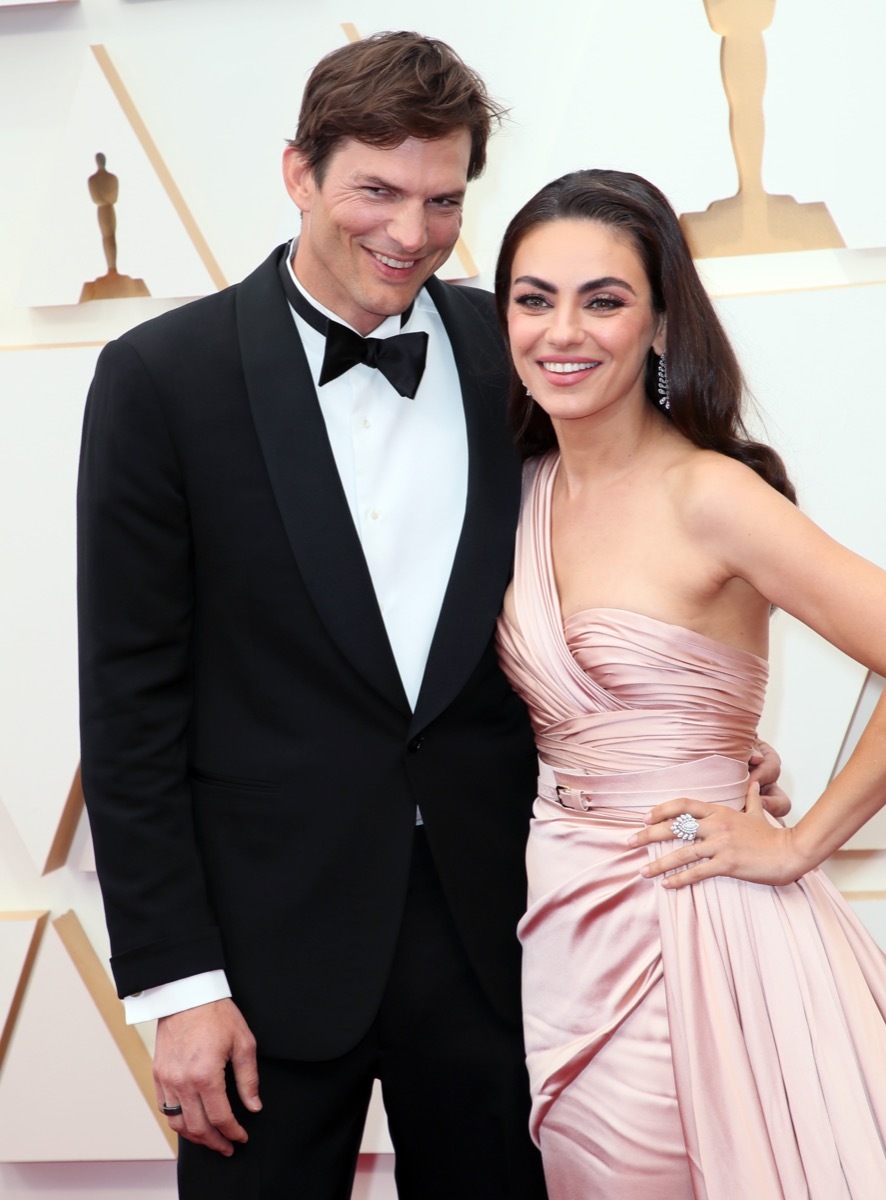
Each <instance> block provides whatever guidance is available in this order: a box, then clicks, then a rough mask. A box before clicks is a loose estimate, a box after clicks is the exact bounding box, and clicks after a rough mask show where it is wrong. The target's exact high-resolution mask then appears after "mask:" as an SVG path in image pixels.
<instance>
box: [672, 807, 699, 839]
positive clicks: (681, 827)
mask: <svg viewBox="0 0 886 1200" xmlns="http://www.w3.org/2000/svg"><path fill="white" fill-rule="evenodd" d="M671 833H672V834H673V835H674V837H675V838H679V839H680V841H681V842H694V841H695V839H696V836H697V835H698V821H696V819H695V817H693V816H691V814H690V813H680V815H679V817H677V819H676V820H675V821H671Z"/></svg>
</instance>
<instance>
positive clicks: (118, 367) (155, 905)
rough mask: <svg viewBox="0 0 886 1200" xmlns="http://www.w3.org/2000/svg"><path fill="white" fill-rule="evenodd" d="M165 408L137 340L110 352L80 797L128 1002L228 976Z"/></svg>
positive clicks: (86, 578) (183, 535)
mask: <svg viewBox="0 0 886 1200" xmlns="http://www.w3.org/2000/svg"><path fill="white" fill-rule="evenodd" d="M164 400H165V401H166V403H168V402H169V401H168V398H166V397H163V396H162V395H160V394H159V392H158V390H157V389H156V388H155V386H154V384H153V382H152V379H151V375H150V372H149V371H148V369H147V368H146V366H145V364H144V363H143V361H142V359H141V357H140V356H139V354H138V352H137V351H136V349H135V348H134V347H133V346H132V345H130V344H128V343H127V342H126V341H125V340H121V341H119V342H112V343H110V344H109V345H108V346H107V347H106V348H105V349H104V351H103V352H102V354H101V356H100V358H99V361H98V364H97V368H96V373H95V378H94V380H93V382H92V386H91V388H90V391H89V396H88V399H87V403H86V414H85V419H84V428H83V441H82V447H81V457H80V476H79V484H78V494H77V514H78V536H77V554H78V584H77V587H78V619H79V649H80V729H81V755H82V778H83V790H84V795H85V799H86V805H87V810H88V813H89V819H90V825H91V828H92V835H93V841H94V844H95V854H96V864H97V868H98V875H99V882H100V884H101V889H102V896H103V900H104V904H105V912H106V917H107V922H108V929H109V933H110V937H111V949H112V959H111V963H112V968H113V971H114V976H115V980H116V982H117V987H118V991H119V993H120V994H121V995H124V994H128V993H131V992H135V991H140V990H142V989H143V988H146V987H151V986H154V985H157V984H161V983H166V982H169V981H170V980H172V979H177V978H180V977H182V976H186V975H192V974H195V973H198V972H201V971H208V970H213V969H216V968H220V967H224V958H223V954H222V948H221V941H220V937H219V933H218V930H217V928H216V926H215V923H214V920H213V917H212V913H211V911H210V908H209V904H208V902H207V897H206V888H205V884H204V878H203V872H202V867H201V861H200V853H199V848H198V845H197V842H196V839H195V835H194V826H193V818H192V812H191V796H190V788H189V784H188V752H187V740H188V726H189V717H190V711H191V704H192V691H191V674H192V669H191V643H192V637H191V634H192V621H193V611H194V598H193V591H194V581H193V580H194V574H193V559H192V544H191V535H190V523H189V515H188V504H187V496H186V492H185V485H184V480H183V472H182V469H181V463H180V461H179V457H178V454H177V450H176V446H175V444H174V438H173V436H172V433H171V431H170V425H169V422H168V420H167V415H168V414H167V413H165V412H164Z"/></svg>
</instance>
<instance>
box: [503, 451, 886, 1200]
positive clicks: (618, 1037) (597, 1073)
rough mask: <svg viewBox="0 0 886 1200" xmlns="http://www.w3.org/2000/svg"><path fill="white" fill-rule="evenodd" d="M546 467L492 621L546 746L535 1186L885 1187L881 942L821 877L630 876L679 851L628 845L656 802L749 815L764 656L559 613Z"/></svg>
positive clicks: (534, 886) (527, 988) (560, 1189)
mask: <svg viewBox="0 0 886 1200" xmlns="http://www.w3.org/2000/svg"><path fill="white" fill-rule="evenodd" d="M557 461H558V460H557V458H556V457H555V456H553V455H549V456H547V457H546V458H544V459H542V460H541V461H540V462H539V463H533V464H530V465H529V466H528V468H527V482H526V494H525V497H524V508H523V515H522V519H521V525H520V531H519V534H518V547H517V560H516V573H515V606H516V619H517V628H514V626H512V625H511V624H510V623H509V622H508V621H507V620H506V619H504V618H502V620H501V622H500V626H499V648H500V654H501V659H502V663H503V665H504V669H505V670H506V672H507V673H508V675H509V677H510V678H511V680H512V683H513V685H514V687H515V689H516V690H517V692H519V694H520V695H521V696H522V697H523V698H524V699H525V700H526V701H527V703H528V705H529V708H530V711H531V714H532V720H533V724H534V728H535V733H536V739H537V743H538V748H539V755H540V760H541V767H540V784H539V798H538V799H537V801H536V804H535V809H534V816H533V820H532V825H531V830H530V836H529V846H528V852H527V854H528V857H527V864H528V873H529V900H528V911H527V913H526V916H525V918H524V919H523V921H522V923H521V926H520V938H521V941H522V943H523V953H524V1011H525V1031H526V1048H527V1061H528V1065H529V1074H530V1081H531V1087H532V1098H533V1107H532V1134H533V1136H534V1138H535V1139H536V1141H537V1142H538V1143H539V1145H540V1146H541V1149H542V1153H543V1156H544V1163H545V1175H546V1179H547V1183H548V1189H549V1193H550V1200H689V1198H690V1197H694V1198H695V1200H847V1198H851V1200H883V1198H886V1153H884V1140H883V1131H884V1130H886V1023H884V1015H886V963H884V956H883V954H882V953H881V951H880V950H879V949H878V947H877V946H876V945H875V943H874V942H873V941H872V939H871V938H870V937H869V936H868V935H867V934H866V932H865V931H864V929H863V928H862V927H861V925H860V923H859V922H858V921H857V919H856V918H855V916H854V915H853V913H852V912H851V910H850V909H849V908H848V907H847V905H846V904H845V903H844V902H843V901H842V899H841V897H840V896H839V894H838V893H837V892H836V891H835V889H834V888H833V887H832V886H831V885H830V883H829V882H828V880H827V879H826V878H825V876H824V875H823V874H822V873H821V872H819V871H814V872H812V873H810V874H809V875H806V876H805V877H804V878H803V879H801V880H800V881H799V882H798V883H796V884H791V885H788V886H786V887H766V886H762V885H759V884H751V883H745V882H742V881H738V880H733V879H727V878H715V879H711V880H706V881H704V882H703V883H701V884H696V885H694V886H693V887H691V888H687V889H684V890H680V891H676V892H672V891H667V890H666V889H664V888H662V887H661V885H660V883H659V882H657V881H651V880H647V879H644V878H642V877H641V876H640V875H639V874H638V871H639V869H640V867H641V866H642V865H643V863H644V862H645V861H647V858H648V856H649V855H650V854H655V853H661V852H666V851H669V850H670V849H671V848H672V847H673V843H665V844H664V845H663V846H661V847H655V848H652V847H650V848H646V847H642V848H639V849H631V848H630V847H628V846H627V845H626V842H627V839H628V836H629V835H630V833H631V831H632V829H634V828H636V827H637V826H639V825H640V823H641V814H643V813H644V812H646V811H647V810H648V809H649V808H650V807H652V806H653V805H654V804H656V803H658V802H660V801H662V800H665V799H668V798H671V797H677V796H690V797H697V798H699V799H704V800H708V801H714V802H719V803H723V804H729V805H731V806H732V807H734V808H741V807H742V806H743V802H744V796H745V791H746V780H747V767H746V763H747V759H748V754H749V751H750V747H751V742H752V740H753V737H754V733H755V730H756V727H757V720H758V717H759V714H760V710H761V708H762V704H763V697H764V691H765V686H766V678H767V665H766V663H765V662H764V661H763V660H762V659H759V658H757V657H755V656H754V655H752V654H749V653H747V652H745V651H742V650H739V649H736V648H734V647H731V646H727V645H725V644H723V643H721V642H717V641H714V640H712V639H711V638H708V637H705V636H702V635H701V634H698V633H695V632H693V631H691V630H687V629H683V628H680V627H677V626H674V625H669V624H666V623H664V622H662V621H659V620H656V619H654V618H651V617H647V616H640V615H638V614H636V613H631V612H624V611H621V610H615V609H592V610H589V611H587V612H582V613H578V614H576V615H574V616H572V617H570V618H569V620H568V621H567V622H566V623H565V626H564V623H563V622H562V621H561V615H560V604H559V598H558V595H557V590H556V585H555V581H554V576H553V570H552V563H551V555H550V501H551V489H552V484H553V480H554V476H555V473H556V469H557ZM558 784H559V785H560V791H559V794H558V792H557V785H558Z"/></svg>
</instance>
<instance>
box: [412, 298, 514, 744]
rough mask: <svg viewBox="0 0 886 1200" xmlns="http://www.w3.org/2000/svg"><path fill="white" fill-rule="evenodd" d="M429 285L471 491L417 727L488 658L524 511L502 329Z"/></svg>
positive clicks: (448, 700) (462, 300)
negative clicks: (451, 370) (444, 339)
mask: <svg viewBox="0 0 886 1200" xmlns="http://www.w3.org/2000/svg"><path fill="white" fill-rule="evenodd" d="M427 288H428V291H429V292H430V295H431V298H432V299H433V301H434V304H435V305H436V307H437V310H438V312H439V313H440V316H441V318H442V320H443V324H444V325H445V327H446V331H447V333H448V334H449V338H450V341H451V343H452V349H453V352H454V354H455V361H456V365H457V367H458V374H459V381H460V383H461V390H462V398H463V401H464V410H465V423H466V427H467V437H468V494H467V503H466V507H465V519H464V524H463V526H462V532H461V537H460V539H459V543H458V548H457V550H456V554H455V561H454V562H453V567H452V574H451V575H450V578H449V585H448V587H447V589H446V595H445V597H444V600H443V607H442V609H441V612H440V618H439V621H438V623H437V629H436V632H435V634H434V639H433V642H432V644H431V650H430V654H429V656H428V663H427V667H426V669H425V675H424V680H423V682H422V688H421V692H420V694H419V697H418V702H417V705H416V710H415V715H414V717H413V722H412V728H413V730H416V729H419V728H423V727H424V726H426V725H427V724H428V723H429V722H430V721H432V720H433V719H434V717H436V716H438V715H439V713H441V712H442V711H443V709H444V708H446V706H447V705H448V704H450V703H451V702H452V700H453V699H454V698H455V697H456V696H457V695H458V693H459V692H460V691H461V689H462V688H463V687H464V685H465V683H466V682H467V680H468V678H469V677H470V675H471V673H472V671H474V669H475V668H476V667H477V664H478V663H479V662H480V661H481V659H482V657H483V654H484V652H485V650H486V647H487V646H488V644H489V639H490V637H491V635H492V631H493V629H494V627H495V621H496V618H497V616H498V614H499V612H500V610H501V603H502V598H503V596H504V592H505V589H506V587H507V585H508V581H509V580H510V577H511V573H512V569H513V557H514V532H515V529H516V524H517V516H518V514H519V507H520V466H519V461H518V458H517V454H516V451H515V450H514V446H513V442H512V439H511V436H510V434H509V432H508V430H507V425H506V420H505V404H506V371H505V367H504V361H505V360H504V349H503V347H502V345H501V342H500V339H499V335H498V331H497V329H491V328H489V327H488V324H487V318H486V316H485V314H484V313H481V312H480V311H479V310H478V309H477V308H476V307H475V305H474V303H473V302H472V301H470V300H468V299H466V298H465V297H464V296H460V295H459V294H458V291H457V289H454V288H450V287H447V286H445V285H443V284H441V283H439V281H438V280H436V279H433V278H432V279H430V280H429V281H428V284H427Z"/></svg>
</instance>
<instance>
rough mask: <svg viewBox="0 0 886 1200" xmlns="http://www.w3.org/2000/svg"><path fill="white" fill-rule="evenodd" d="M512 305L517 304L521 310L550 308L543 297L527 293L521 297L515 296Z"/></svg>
mask: <svg viewBox="0 0 886 1200" xmlns="http://www.w3.org/2000/svg"><path fill="white" fill-rule="evenodd" d="M514 303H515V304H519V305H520V307H521V308H550V304H549V303H548V301H547V299H546V298H545V297H544V296H537V295H535V294H533V293H529V292H527V293H526V294H524V295H522V296H515V297H514Z"/></svg>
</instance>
